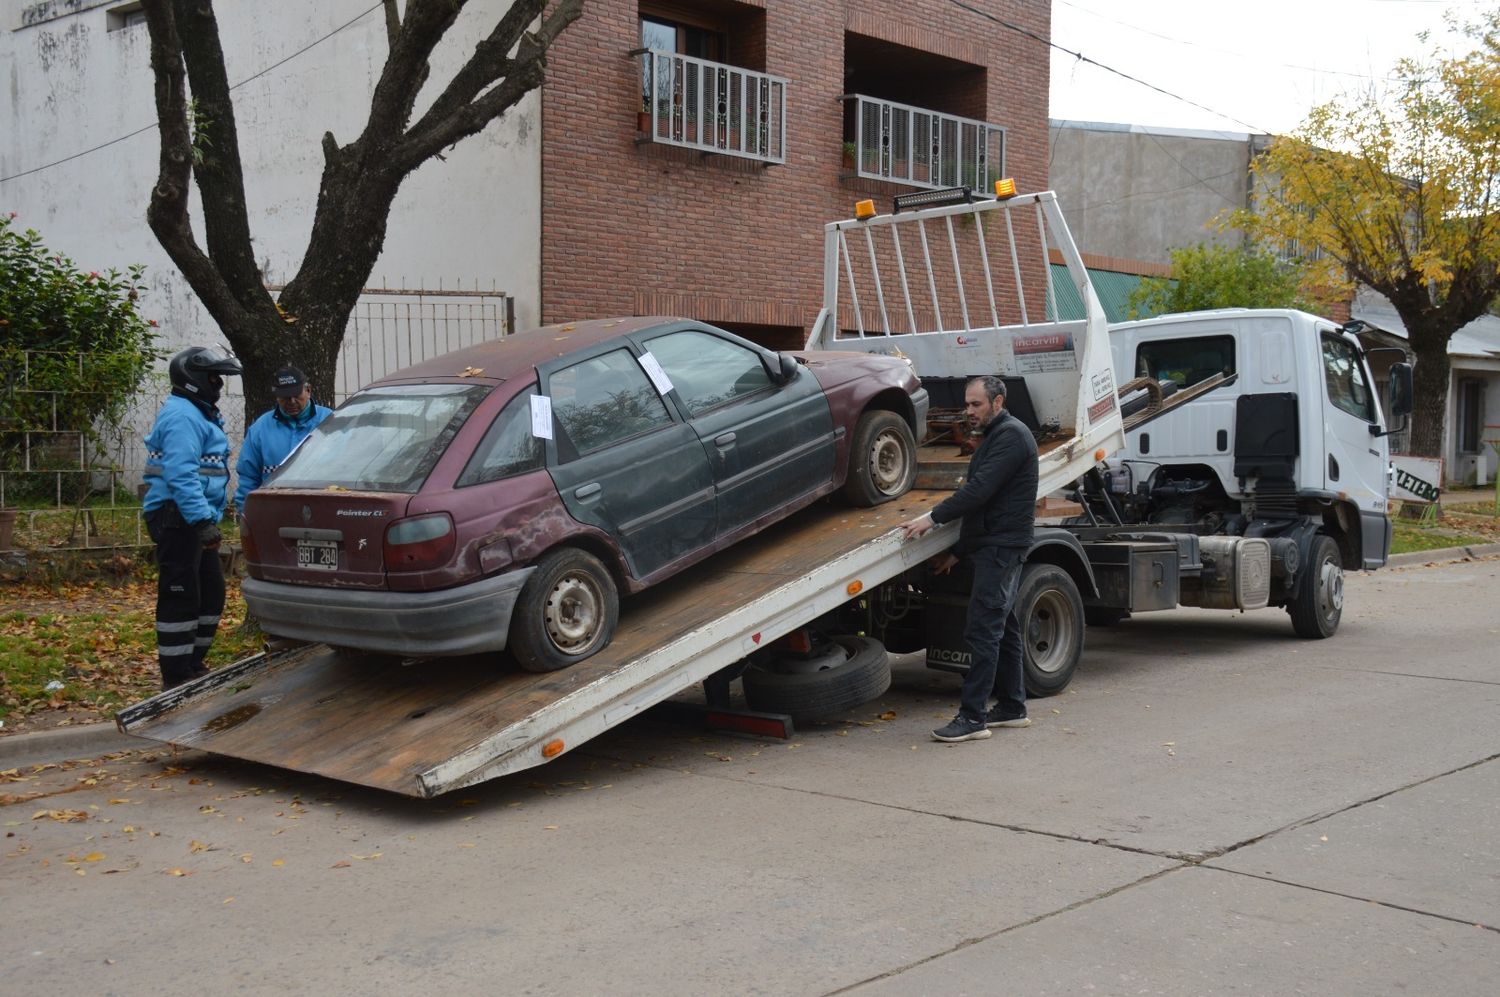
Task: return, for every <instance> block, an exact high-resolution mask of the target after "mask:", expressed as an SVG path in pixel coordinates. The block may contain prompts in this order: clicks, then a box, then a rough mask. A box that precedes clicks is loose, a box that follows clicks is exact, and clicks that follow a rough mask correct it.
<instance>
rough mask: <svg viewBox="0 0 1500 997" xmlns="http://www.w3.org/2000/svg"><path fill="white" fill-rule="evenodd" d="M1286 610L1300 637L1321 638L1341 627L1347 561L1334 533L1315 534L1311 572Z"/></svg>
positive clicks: (1303, 580)
mask: <svg viewBox="0 0 1500 997" xmlns="http://www.w3.org/2000/svg"><path fill="white" fill-rule="evenodd" d="M1286 611H1287V612H1288V613H1290V614H1291V617H1292V629H1293V630H1295V631H1297V636H1298V637H1306V638H1308V639H1309V640H1321V639H1323V638H1324V637H1332V636H1333V635H1334V633H1335V632H1336V631H1337V630H1338V628H1339V619H1340V617H1342V616H1343V615H1344V565H1343V560H1342V558H1341V557H1340V556H1339V545H1338V542H1337V541H1335V540H1334V539H1333V537H1330V536H1328V535H1327V534H1326V533H1319V534H1318V535H1317V536H1315V537H1313V542H1312V557H1310V558H1309V559H1308V575H1307V577H1306V578H1304V579H1302V584H1301V585H1300V586H1298V588H1297V595H1296V596H1295V597H1294V598H1293V599H1292V601H1291V602H1289V603H1287V605H1286Z"/></svg>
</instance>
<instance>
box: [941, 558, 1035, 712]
mask: <svg viewBox="0 0 1500 997" xmlns="http://www.w3.org/2000/svg"><path fill="white" fill-rule="evenodd" d="M1025 557H1026V548H1025V547H980V548H979V549H978V550H975V551H973V552H971V553H970V554H968V555H967V560H968V561H969V563H970V564H971V565H972V566H973V568H974V588H973V591H971V592H970V593H969V613H968V618H967V619H966V621H965V623H964V641H965V642H966V643H967V644H968V645H969V670H968V672H967V673H966V674H965V675H964V689H963V695H962V696H961V698H960V705H959V710H958V712H959V715H960V716H963V717H965V718H967V719H969V720H979V721H982V720H984V718H985V716H986V714H987V713H988V712H989V699H990V696H991V695H992V694H993V695H994V697H995V698H996V699H997V700H999V703H998V704H997V705H998V707H999V709H1000V711H1001V712H1002V713H1005V714H1007V715H1017V716H1020V715H1024V714H1025V713H1026V681H1025V674H1024V672H1023V670H1022V664H1021V623H1020V620H1019V619H1018V618H1017V616H1016V613H1015V612H1014V610H1015V606H1016V590H1017V589H1018V588H1020V585H1021V562H1022V560H1023V559H1024V558H1025Z"/></svg>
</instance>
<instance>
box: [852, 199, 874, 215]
mask: <svg viewBox="0 0 1500 997" xmlns="http://www.w3.org/2000/svg"><path fill="white" fill-rule="evenodd" d="M854 217H855V218H858V219H859V220H860V221H865V220H866V219H868V218H874V217H875V202H874V201H872V200H869V199H868V198H866V199H865V200H863V201H855V202H854Z"/></svg>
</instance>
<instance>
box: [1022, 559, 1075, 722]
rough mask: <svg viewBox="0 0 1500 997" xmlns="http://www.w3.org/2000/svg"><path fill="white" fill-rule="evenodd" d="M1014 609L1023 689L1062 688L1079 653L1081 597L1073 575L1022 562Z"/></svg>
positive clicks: (1037, 692) (1039, 692)
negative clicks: (1017, 623)
mask: <svg viewBox="0 0 1500 997" xmlns="http://www.w3.org/2000/svg"><path fill="white" fill-rule="evenodd" d="M1016 613H1017V614H1018V616H1019V618H1020V621H1021V645H1022V653H1021V663H1022V668H1023V670H1024V671H1025V675H1026V693H1027V695H1029V696H1036V697H1041V696H1053V695H1056V694H1057V693H1059V692H1062V691H1063V690H1064V689H1066V688H1067V687H1068V683H1069V682H1072V681H1073V673H1074V672H1075V671H1077V669H1078V659H1079V658H1081V657H1082V656H1083V597H1082V596H1080V595H1079V594H1078V586H1077V584H1075V583H1074V581H1073V576H1072V575H1069V574H1068V573H1067V572H1066V571H1064V570H1063V569H1062V568H1059V567H1058V566H1057V565H1055V564H1046V563H1042V562H1038V563H1036V564H1028V565H1026V566H1025V567H1024V568H1023V569H1022V570H1021V584H1020V587H1019V588H1018V590H1017V592H1016Z"/></svg>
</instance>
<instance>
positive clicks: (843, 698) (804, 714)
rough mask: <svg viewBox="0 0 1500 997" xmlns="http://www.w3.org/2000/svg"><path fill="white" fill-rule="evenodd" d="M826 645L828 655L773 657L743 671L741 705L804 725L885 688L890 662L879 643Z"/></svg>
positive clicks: (843, 640)
mask: <svg viewBox="0 0 1500 997" xmlns="http://www.w3.org/2000/svg"><path fill="white" fill-rule="evenodd" d="M829 644H830V645H831V646H830V648H829V649H828V650H829V653H827V654H825V655H821V656H819V657H815V658H813V659H810V660H804V659H797V658H778V659H773V660H771V661H768V662H765V663H764V664H754V665H751V666H750V667H749V668H746V669H745V673H744V675H743V676H741V678H740V682H741V684H742V685H743V686H744V687H745V702H746V703H748V704H749V706H750V708H751V709H752V710H759V711H760V712H762V713H786V714H789V715H790V716H791V718H792V720H793V721H794V722H796V723H806V722H807V721H809V720H822V719H825V718H827V717H830V716H833V715H835V714H838V713H843V712H844V711H845V710H852V709H854V708H855V707H856V706H861V705H863V704H865V703H868V702H869V701H870V700H872V699H875V698H877V697H879V696H880V695H881V694H883V693H884V692H885V691H886V690H887V689H889V688H890V687H891V663H890V659H889V658H887V657H886V653H885V646H884V645H883V644H881V643H880V641H878V640H875V639H873V638H871V637H834V638H831V640H830V641H829Z"/></svg>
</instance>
